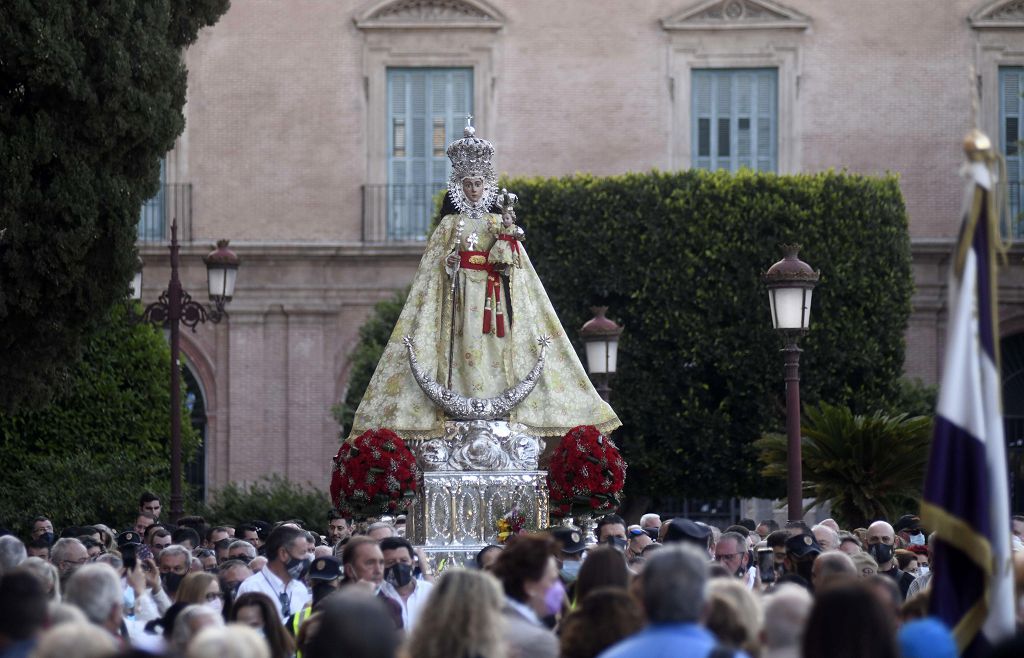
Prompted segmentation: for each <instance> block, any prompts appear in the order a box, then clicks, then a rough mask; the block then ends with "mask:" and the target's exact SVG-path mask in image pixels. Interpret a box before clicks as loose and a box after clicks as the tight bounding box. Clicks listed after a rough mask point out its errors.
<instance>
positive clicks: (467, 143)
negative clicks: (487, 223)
mask: <svg viewBox="0 0 1024 658" xmlns="http://www.w3.org/2000/svg"><path fill="white" fill-rule="evenodd" d="M462 135H463V136H462V139H457V140H455V141H454V142H452V143H451V144H449V145H448V159H449V160H451V163H452V174H451V176H450V177H449V178H448V191H449V193H450V196H451V198H452V201H453V202H454V204H455V207H456V208H458V209H459V211H460V212H463V213H465V214H467V215H469V216H471V217H480V216H481V215H483V214H484V213H485V212H486V211H487V209H488V208H490V207H491V204H493V203H494V198H495V196H496V195H497V189H496V188H497V183H498V177H497V175H495V173H494V166H493V165H492V164H491V158H493V157H494V145H493V144H491V143H490V142H489V141H487V140H486V139H481V138H480V137H477V136H476V128H474V127H473V116H472V115H469V116H467V117H466V127H465V128H464V129H463V131H462ZM478 176H479V177H480V178H483V179H484V189H485V191H484V196H483V198H482V199H480V201H478V202H476V203H472V202H471V201H470V200H469V199H467V198H466V195H465V193H464V192H463V191H462V179H464V178H476V177H478Z"/></svg>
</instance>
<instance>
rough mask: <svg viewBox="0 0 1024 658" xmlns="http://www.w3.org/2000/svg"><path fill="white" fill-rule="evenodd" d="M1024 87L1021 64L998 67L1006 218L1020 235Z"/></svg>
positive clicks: (1022, 232) (1021, 234)
mask: <svg viewBox="0 0 1024 658" xmlns="http://www.w3.org/2000/svg"><path fill="white" fill-rule="evenodd" d="M1022 86H1024V67H1019V66H1014V67H1002V68H1000V69H999V148H1000V151H1001V152H1002V154H1003V156H1004V157H1005V158H1006V174H1007V176H1006V177H1007V179H1008V180H1007V183H1008V187H1009V190H1008V191H1009V196H1010V220H1011V224H1012V226H1013V228H1014V230H1013V235H1012V236H1008V237H1022V236H1024V226H1022V223H1021V222H1020V213H1021V210H1022V208H1021V191H1020V188H1021V180H1022V179H1024V176H1022V173H1024V172H1021V162H1020V139H1021V134H1020V119H1021V109H1022V108H1021V97H1020V94H1021V91H1024V90H1022Z"/></svg>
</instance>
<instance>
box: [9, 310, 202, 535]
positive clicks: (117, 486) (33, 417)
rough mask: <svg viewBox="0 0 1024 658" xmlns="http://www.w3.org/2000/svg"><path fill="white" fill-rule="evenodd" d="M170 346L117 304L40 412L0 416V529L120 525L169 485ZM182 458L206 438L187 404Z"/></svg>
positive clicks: (155, 330) (165, 498)
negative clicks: (42, 518) (33, 520)
mask: <svg viewBox="0 0 1024 658" xmlns="http://www.w3.org/2000/svg"><path fill="white" fill-rule="evenodd" d="M170 361H171V354H170V348H169V347H168V345H167V341H165V340H164V337H163V334H162V333H161V331H160V330H159V329H157V328H154V327H152V326H150V325H147V324H133V323H132V322H130V319H129V318H128V317H127V313H126V311H125V307H124V306H123V305H121V304H118V305H115V306H114V307H113V308H112V309H110V311H109V312H108V313H107V314H106V316H105V317H104V318H103V321H102V323H101V325H100V327H99V329H98V330H97V332H96V333H95V334H94V335H93V336H91V337H90V338H88V339H87V340H86V342H85V347H84V350H83V354H82V357H81V358H80V359H79V360H78V361H77V362H75V363H72V364H70V365H69V366H68V374H67V378H66V379H65V381H64V385H63V386H62V388H61V391H60V392H59V393H58V395H56V397H55V399H54V401H53V402H52V403H51V404H49V405H47V406H46V407H44V408H42V409H39V410H36V411H24V412H22V413H19V414H15V415H8V414H3V413H0V473H3V476H2V482H3V485H2V486H0V524H3V525H7V527H10V528H12V529H15V530H17V531H18V532H23V531H26V530H27V522H28V521H29V519H30V517H31V516H34V515H36V514H44V515H47V516H49V517H50V519H52V520H53V525H54V527H56V528H63V527H67V526H70V525H83V524H87V523H100V522H102V523H107V524H116V525H117V526H118V527H122V528H123V527H124V525H125V524H127V523H129V522H131V521H134V519H135V516H134V515H135V513H136V511H137V510H138V500H139V494H141V493H142V492H143V491H145V490H151V491H154V492H156V493H158V494H159V495H160V496H161V499H162V500H163V501H164V504H165V505H167V504H168V501H169V500H170V499H169V497H168V496H167V495H166V494H167V491H168V490H169V488H170V449H169V447H168V437H169V434H168V427H170V407H171V394H170V377H169V376H168V364H169V363H170ZM181 430H182V431H181V435H182V455H183V457H184V459H185V461H186V462H187V461H188V460H189V459H190V458H191V456H192V455H194V454H195V453H196V449H197V448H198V447H199V443H200V439H199V436H198V434H197V433H196V432H195V430H194V429H192V425H191V423H190V420H189V415H188V410H187V409H185V408H184V405H182V423H181Z"/></svg>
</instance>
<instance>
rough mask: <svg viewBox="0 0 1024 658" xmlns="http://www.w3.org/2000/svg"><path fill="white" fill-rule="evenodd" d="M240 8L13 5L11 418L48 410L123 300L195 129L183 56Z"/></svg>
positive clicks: (7, 363)
mask: <svg viewBox="0 0 1024 658" xmlns="http://www.w3.org/2000/svg"><path fill="white" fill-rule="evenodd" d="M227 8H228V0H109V1H107V2H90V1H86V0H62V1H61V2H40V1H38V0H5V1H4V2H3V3H0V181H3V184H2V185H0V408H2V409H7V410H8V411H15V410H16V409H17V408H18V407H19V406H20V405H25V404H27V405H29V406H35V407H39V406H41V405H42V404H45V402H46V401H48V400H49V399H50V398H52V396H53V395H54V385H55V384H56V383H58V382H59V381H60V380H61V379H62V378H63V377H64V376H65V375H66V369H67V367H68V365H69V364H70V363H73V362H74V361H75V359H76V357H77V356H78V354H79V352H80V350H81V346H82V343H83V340H84V338H85V337H86V336H87V335H88V334H89V333H90V332H91V331H93V330H95V329H96V327H97V326H98V325H99V324H100V323H101V322H102V319H103V317H104V315H105V313H106V311H107V309H108V308H110V306H111V304H113V303H114V302H115V301H116V300H118V299H121V298H124V297H125V295H126V293H127V286H128V282H129V281H130V279H131V277H132V273H133V270H134V267H135V248H134V243H135V237H136V228H135V227H136V223H137V222H138V217H139V209H140V207H141V206H142V203H143V202H144V200H145V199H147V198H149V197H151V196H152V195H153V194H154V193H155V192H156V191H157V185H158V181H159V171H160V158H161V157H162V156H163V155H164V153H166V152H167V151H168V150H170V149H171V147H172V146H173V144H174V140H175V138H176V137H177V136H178V135H179V134H181V131H182V129H183V127H184V122H185V120H184V116H183V115H182V107H183V106H184V104H185V87H186V71H185V67H184V64H183V61H182V56H181V51H182V48H184V47H186V46H188V45H189V44H191V43H192V42H194V41H195V39H196V37H197V35H198V31H199V29H200V28H202V27H203V26H206V25H212V24H213V23H214V22H216V20H217V19H218V18H219V17H220V16H221V15H222V14H223V13H224V12H225V11H226V10H227Z"/></svg>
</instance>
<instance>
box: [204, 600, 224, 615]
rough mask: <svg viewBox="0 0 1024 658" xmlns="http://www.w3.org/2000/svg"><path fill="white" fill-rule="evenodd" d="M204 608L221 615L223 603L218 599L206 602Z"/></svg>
mask: <svg viewBox="0 0 1024 658" xmlns="http://www.w3.org/2000/svg"><path fill="white" fill-rule="evenodd" d="M206 607H207V608H209V609H210V610H213V611H214V612H216V613H217V614H218V615H219V614H220V613H221V611H222V610H224V602H223V601H221V600H220V599H214V600H212V601H207V602H206Z"/></svg>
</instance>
